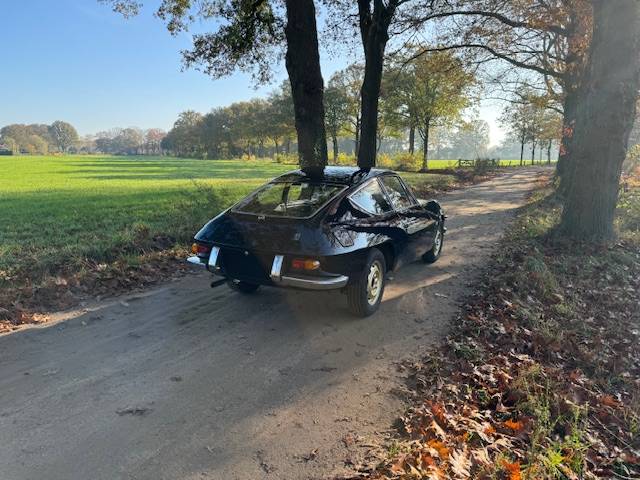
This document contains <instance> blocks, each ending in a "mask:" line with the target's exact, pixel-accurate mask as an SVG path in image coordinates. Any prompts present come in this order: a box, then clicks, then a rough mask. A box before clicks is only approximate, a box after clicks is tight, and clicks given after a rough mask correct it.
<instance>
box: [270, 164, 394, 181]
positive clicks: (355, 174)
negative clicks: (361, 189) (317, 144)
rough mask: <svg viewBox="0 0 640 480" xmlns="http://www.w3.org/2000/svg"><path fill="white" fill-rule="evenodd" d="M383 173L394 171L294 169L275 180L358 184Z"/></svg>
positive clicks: (375, 169)
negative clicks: (310, 170)
mask: <svg viewBox="0 0 640 480" xmlns="http://www.w3.org/2000/svg"><path fill="white" fill-rule="evenodd" d="M383 173H392V172H391V170H385V169H381V168H372V169H370V170H362V169H360V168H358V167H324V168H323V169H322V170H321V171H317V172H307V171H303V170H292V171H291V172H287V173H285V174H283V175H280V176H279V177H277V178H275V179H274V182H327V183H339V184H342V185H357V184H359V183H362V182H364V181H365V180H367V179H369V178H373V177H377V176H378V175H382V174H383Z"/></svg>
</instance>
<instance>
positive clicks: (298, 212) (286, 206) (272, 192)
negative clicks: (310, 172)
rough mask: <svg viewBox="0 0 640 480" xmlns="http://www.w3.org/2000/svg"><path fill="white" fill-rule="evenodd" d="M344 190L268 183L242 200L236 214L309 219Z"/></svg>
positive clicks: (325, 185)
mask: <svg viewBox="0 0 640 480" xmlns="http://www.w3.org/2000/svg"><path fill="white" fill-rule="evenodd" d="M345 188H346V187H344V186H343V185H334V184H329V183H307V182H274V183H268V184H266V185H265V186H264V187H262V188H261V189H259V190H258V191H256V192H254V193H252V194H251V195H249V196H248V197H247V198H245V199H244V200H242V201H241V202H240V203H239V204H238V206H237V207H236V208H235V211H237V212H241V213H252V214H255V215H267V216H272V217H292V218H306V217H311V216H313V215H315V214H316V213H317V212H318V211H319V210H320V209H321V208H322V207H323V206H325V205H326V204H327V203H328V202H329V201H330V200H331V199H332V198H333V197H335V196H336V195H337V194H338V193H339V192H341V191H342V190H344V189H345Z"/></svg>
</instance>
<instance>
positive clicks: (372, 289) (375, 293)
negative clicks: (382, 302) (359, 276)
mask: <svg viewBox="0 0 640 480" xmlns="http://www.w3.org/2000/svg"><path fill="white" fill-rule="evenodd" d="M383 277H384V272H383V271H382V264H381V263H380V262H379V261H377V260H376V261H375V262H373V263H372V264H371V267H369V273H368V274H367V303H368V304H369V305H375V304H376V303H377V302H378V299H379V298H380V294H381V293H382V282H383Z"/></svg>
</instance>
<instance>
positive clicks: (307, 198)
mask: <svg viewBox="0 0 640 480" xmlns="http://www.w3.org/2000/svg"><path fill="white" fill-rule="evenodd" d="M445 218H446V217H445V215H444V212H443V211H442V208H441V207H440V205H439V204H438V202H436V201H433V200H432V201H422V200H418V199H417V198H415V196H414V194H413V192H412V191H411V189H410V188H408V187H407V185H406V184H405V183H404V181H403V180H402V179H401V178H400V177H399V176H398V175H397V174H395V173H394V172H391V171H388V170H381V169H371V170H359V169H357V168H350V167H326V168H324V169H323V171H322V172H321V173H315V174H310V173H305V172H304V171H301V170H296V171H292V172H289V173H286V174H284V175H282V176H280V177H277V178H275V179H274V180H273V181H271V182H269V183H267V184H266V185H264V186H263V187H261V188H260V189H258V190H256V191H255V192H253V193H252V194H251V195H249V196H247V197H246V198H245V199H243V200H241V201H240V202H238V203H237V204H236V205H234V206H232V207H231V208H229V209H228V210H226V211H224V212H223V213H221V214H220V215H218V216H217V217H215V218H214V219H212V220H211V221H209V222H208V223H207V224H206V225H205V226H204V227H203V228H202V229H201V230H200V231H199V232H198V233H197V234H196V235H195V237H194V241H195V243H194V245H193V248H192V250H193V253H194V255H193V256H192V257H190V258H189V259H188V260H189V262H191V263H193V264H196V265H200V266H203V267H205V268H207V269H208V270H209V271H211V272H212V273H213V274H214V275H216V276H219V277H220V279H221V280H226V281H227V282H228V283H229V285H230V286H231V287H232V288H234V289H236V290H239V291H241V292H244V293H251V292H253V291H255V290H256V289H257V288H258V287H259V286H260V285H266V286H279V287H291V288H302V289H310V290H329V289H343V290H344V291H345V292H346V293H347V294H348V297H349V306H350V308H351V310H352V311H353V312H354V313H356V314H358V315H362V316H366V315H370V314H371V313H373V312H374V311H375V310H376V309H377V308H378V305H379V303H380V300H381V297H382V293H383V290H384V284H385V274H386V273H387V272H389V271H392V270H395V269H397V268H399V267H400V266H401V265H403V264H406V263H409V262H413V261H415V260H419V259H423V260H425V261H427V262H432V261H435V260H436V259H437V258H438V256H439V255H440V252H441V250H442V242H443V238H444V232H445V228H444V223H445ZM214 283H215V284H216V285H217V284H219V283H222V282H214Z"/></svg>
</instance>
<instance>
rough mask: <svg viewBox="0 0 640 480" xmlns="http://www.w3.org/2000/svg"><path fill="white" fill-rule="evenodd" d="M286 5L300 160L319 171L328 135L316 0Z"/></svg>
mask: <svg viewBox="0 0 640 480" xmlns="http://www.w3.org/2000/svg"><path fill="white" fill-rule="evenodd" d="M285 3H286V7H287V26H286V27H285V35H286V37H287V54H286V66H287V72H288V73H289V81H290V83H291V93H292V96H293V107H294V112H295V120H296V132H297V133H298V157H299V161H300V166H301V167H302V168H303V169H310V170H317V169H319V168H323V167H324V166H325V165H326V164H327V134H326V132H325V125H324V103H323V94H324V82H323V80H322V73H321V71H320V54H319V52H318V32H317V29H316V10H315V7H314V4H313V0H286V2H285Z"/></svg>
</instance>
